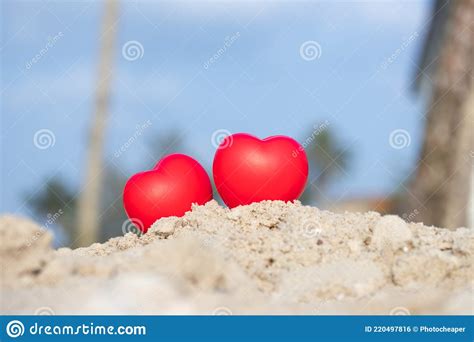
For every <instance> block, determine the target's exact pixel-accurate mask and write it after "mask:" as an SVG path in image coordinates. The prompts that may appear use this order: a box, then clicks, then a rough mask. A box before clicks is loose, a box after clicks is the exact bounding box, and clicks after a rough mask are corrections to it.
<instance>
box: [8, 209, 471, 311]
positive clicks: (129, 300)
mask: <svg viewBox="0 0 474 342" xmlns="http://www.w3.org/2000/svg"><path fill="white" fill-rule="evenodd" d="M0 237H1V244H0V258H1V261H0V262H1V266H2V294H3V295H2V313H4V314H18V313H21V314H33V313H35V312H36V313H39V314H43V313H45V314H51V313H55V314H107V313H114V314H213V313H214V314H232V313H233V314H260V313H261V314H264V313H267V314H284V313H286V314H299V313H304V314H342V313H346V314H390V313H392V314H408V313H411V314H472V308H473V300H472V284H473V282H472V280H473V279H472V270H471V268H472V254H473V250H474V244H473V241H474V239H473V234H472V230H469V229H466V228H460V229H457V230H455V231H450V230H446V229H439V228H434V227H426V226H423V225H422V224H414V223H405V222H404V221H403V220H402V219H400V218H399V217H397V216H384V217H381V216H380V215H379V214H377V213H373V212H369V213H365V214H359V213H345V214H334V213H331V212H328V211H321V210H318V209H317V208H314V207H307V206H302V205H301V204H300V203H298V202H297V203H283V202H279V201H273V202H272V201H267V202H262V203H257V204H252V205H248V206H242V207H238V208H235V209H232V210H229V209H226V208H223V207H220V206H219V205H218V204H217V203H216V202H214V201H212V202H209V203H208V204H206V205H205V206H195V207H194V208H193V210H192V211H191V212H188V213H187V214H186V215H185V216H184V217H182V218H175V217H172V218H166V219H162V220H159V221H157V222H156V223H155V224H154V226H153V227H152V228H151V229H150V230H149V232H148V233H147V234H145V235H143V236H141V237H139V236H136V235H134V234H132V233H129V234H127V235H125V236H123V237H119V238H114V239H111V240H109V241H108V242H106V243H104V244H94V245H92V246H90V247H88V248H80V249H76V250H71V249H67V248H63V249H59V250H52V249H51V248H50V241H51V237H50V235H49V233H48V232H47V231H46V230H44V229H42V228H41V227H39V226H37V225H35V224H33V223H31V222H29V221H27V220H24V219H19V218H15V217H12V216H4V217H2V218H1V219H0Z"/></svg>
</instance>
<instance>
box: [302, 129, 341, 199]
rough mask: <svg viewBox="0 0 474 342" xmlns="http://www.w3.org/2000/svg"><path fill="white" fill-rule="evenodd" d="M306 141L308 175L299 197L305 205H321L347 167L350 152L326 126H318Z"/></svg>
mask: <svg viewBox="0 0 474 342" xmlns="http://www.w3.org/2000/svg"><path fill="white" fill-rule="evenodd" d="M314 127H319V128H318V129H317V130H316V131H315V130H313V131H312V132H311V133H310V134H309V135H308V136H309V137H310V138H308V139H306V141H305V142H306V146H305V151H306V155H307V157H308V163H309V169H310V174H309V178H308V184H307V186H306V190H305V192H304V193H303V195H302V196H301V198H300V200H301V202H303V203H305V204H312V203H319V204H322V203H324V202H325V201H326V199H327V198H328V194H327V191H328V188H329V186H330V185H331V183H332V182H333V181H334V180H335V179H336V178H337V177H339V176H341V174H342V173H344V170H345V169H346V168H347V167H348V164H349V160H350V150H349V149H348V148H345V147H343V146H341V143H340V142H339V140H338V139H337V137H336V136H335V135H334V133H333V132H332V131H331V130H330V129H329V128H328V127H327V124H326V125H325V124H320V125H319V126H314Z"/></svg>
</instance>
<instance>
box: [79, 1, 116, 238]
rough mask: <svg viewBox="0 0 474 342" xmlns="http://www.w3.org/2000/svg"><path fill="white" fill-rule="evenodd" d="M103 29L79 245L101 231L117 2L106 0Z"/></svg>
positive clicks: (83, 189)
mask: <svg viewBox="0 0 474 342" xmlns="http://www.w3.org/2000/svg"><path fill="white" fill-rule="evenodd" d="M104 11H105V13H104V21H103V23H102V32H101V48H100V57H99V58H100V61H99V69H98V73H99V78H98V84H97V88H96V104H95V114H94V117H93V119H92V125H91V128H90V136H89V146H88V150H87V164H86V174H85V179H84V184H83V188H82V193H81V195H80V197H79V212H78V231H77V234H78V235H77V237H76V239H75V243H74V244H76V245H77V246H88V245H90V244H91V243H94V242H97V239H98V233H99V210H100V192H101V186H102V179H103V177H102V176H103V165H102V152H103V146H104V135H105V131H106V127H107V120H108V115H109V109H108V107H109V94H110V84H111V76H112V64H113V54H114V47H115V38H116V30H117V28H116V24H117V17H118V2H117V1H116V0H107V1H106V2H105V8H104Z"/></svg>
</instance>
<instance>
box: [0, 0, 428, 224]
mask: <svg viewBox="0 0 474 342" xmlns="http://www.w3.org/2000/svg"><path fill="white" fill-rule="evenodd" d="M430 7H431V3H430V2H427V1H410V2H399V1H394V2H354V1H350V2H330V1H327V2H289V1H288V2H281V1H278V2H258V3H247V2H231V1H223V2H220V3H211V2H199V1H183V2H172V1H168V2H159V1H157V2H151V1H149V2H136V1H122V2H121V3H120V20H119V23H118V37H117V44H116V51H115V59H114V65H113V68H114V71H115V75H114V78H113V87H112V98H111V119H110V122H109V126H108V131H107V143H106V151H105V156H104V157H105V159H106V160H109V161H110V160H112V159H113V158H114V152H115V151H117V150H118V149H120V147H121V146H123V144H124V143H126V142H127V141H128V140H129V138H130V137H132V136H134V134H136V132H137V125H143V124H144V123H146V122H147V120H150V122H151V126H150V127H148V128H146V129H143V131H142V132H141V135H140V138H139V139H138V140H137V141H135V142H134V143H133V144H131V146H129V147H128V148H127V150H126V151H125V152H124V153H123V154H122V155H121V156H120V158H118V159H119V160H118V161H117V160H114V163H115V164H117V165H119V166H120V168H121V169H122V171H123V172H124V173H126V174H130V175H131V174H133V173H134V172H138V171H140V168H142V167H143V162H144V161H145V164H148V165H150V167H151V166H153V165H154V163H155V162H156V160H155V158H156V156H152V155H150V153H148V152H147V151H146V149H145V148H144V146H145V145H147V144H148V142H149V141H150V140H152V139H153V138H154V137H155V136H157V135H160V134H163V133H164V132H166V131H167V130H170V129H173V128H175V129H177V130H178V132H179V133H180V134H181V136H182V138H183V139H184V141H185V144H186V152H188V153H190V154H192V155H193V156H194V157H196V158H197V159H198V160H200V161H201V162H202V163H203V164H204V165H205V166H206V167H208V168H209V166H210V165H211V162H212V157H213V154H214V150H215V148H214V146H213V145H212V142H211V137H212V134H213V132H215V131H216V130H218V129H225V130H228V131H230V132H248V133H252V134H255V135H257V136H260V137H266V136H269V135H275V134H285V135H290V136H293V137H294V138H296V139H297V140H300V141H303V140H304V139H306V137H307V136H308V134H310V133H311V132H310V130H311V127H312V126H313V124H316V123H318V122H322V121H325V120H327V121H328V122H329V126H330V128H331V130H333V131H334V132H335V133H337V135H338V137H339V138H340V139H341V143H342V145H343V146H348V147H350V150H351V152H352V164H351V167H350V169H348V170H347V172H346V174H345V175H344V177H342V178H340V179H339V180H338V181H337V182H336V183H335V184H334V185H333V187H332V188H331V196H333V197H334V198H351V197H357V196H379V195H382V196H384V195H387V194H389V193H391V192H393V191H394V190H395V189H396V188H397V187H398V183H399V182H400V181H401V180H403V178H404V177H406V176H407V175H408V174H409V173H410V172H411V171H412V170H413V168H414V164H415V162H416V158H417V155H418V152H419V149H420V143H421V137H422V128H423V123H424V116H423V114H424V106H423V102H422V100H421V99H419V98H417V97H416V96H415V94H414V93H413V91H412V87H411V83H412V81H413V73H414V71H415V70H416V61H417V58H418V55H419V53H420V49H421V46H422V43H423V40H424V36H425V33H426V30H427V28H428V19H429V10H430ZM102 10H103V4H102V3H100V2H98V3H96V2H86V1H77V2H73V1H67V2H66V1H62V2H61V1H58V2H54V1H53V2H45V1H4V2H2V20H1V21H2V24H1V27H2V40H1V58H2V61H1V63H2V77H1V92H2V101H1V110H2V120H1V139H2V167H1V171H2V203H1V211H2V212H4V211H8V212H14V213H19V214H24V215H30V214H31V213H30V212H29V211H28V208H27V207H26V206H25V205H24V199H25V193H28V192H30V193H31V192H34V191H37V190H38V191H39V190H41V188H42V184H44V181H45V179H47V178H48V177H51V176H53V175H61V176H62V178H64V179H66V180H67V181H68V182H69V183H70V184H71V185H72V186H78V185H79V184H80V183H81V182H82V172H83V167H82V165H83V162H84V160H85V142H86V141H87V134H88V125H89V123H90V120H91V117H92V113H93V108H94V96H93V90H94V87H95V84H96V80H97V68H98V58H97V57H98V51H99V50H98V48H99V33H100V21H101V18H102ZM236 34H237V35H238V37H237V39H235V41H233V42H232V44H230V46H228V47H226V49H225V52H224V53H222V54H221V55H219V57H218V58H217V59H216V60H215V61H214V62H212V63H211V64H209V67H205V66H206V63H208V62H209V59H210V58H211V57H212V56H213V55H215V54H217V53H218V51H219V49H222V48H223V47H224V46H225V42H226V38H227V39H229V37H233V36H234V35H236ZM58 35H60V36H58ZM55 37H56V38H55ZM58 37H59V38H58ZM53 39H54V44H52V45H53V46H51V47H49V48H48V49H47V52H46V53H44V54H42V55H41V58H39V59H38V60H37V61H35V62H34V63H32V64H31V61H32V59H33V58H34V57H35V56H36V55H38V54H39V53H40V51H41V50H42V49H44V48H45V47H46V46H48V41H49V42H51V41H52V40H53ZM129 41H137V42H139V43H140V44H141V46H142V47H143V50H142V52H143V54H142V56H141V58H138V59H136V60H133V61H130V60H127V58H124V55H123V52H122V48H123V46H124V45H125V44H126V43H127V42H129ZM227 41H228V40H227ZM308 41H315V42H317V43H318V44H319V47H320V50H319V51H318V53H319V54H318V57H317V58H316V59H313V60H309V61H308V60H305V59H304V58H302V56H301V54H300V47H301V45H302V44H304V43H305V42H308ZM28 63H30V64H31V65H30V67H28ZM40 129H48V130H49V131H51V132H53V134H54V139H55V144H54V146H51V147H50V148H47V149H38V148H37V147H36V146H35V144H34V143H33V137H34V135H35V133H36V132H37V131H38V130H40ZM397 129H403V130H405V131H407V132H408V133H409V135H410V138H411V143H410V145H409V146H407V147H406V148H402V149H394V148H393V147H391V146H390V144H389V136H390V134H391V132H393V131H394V130H397ZM159 153H160V151H157V155H159Z"/></svg>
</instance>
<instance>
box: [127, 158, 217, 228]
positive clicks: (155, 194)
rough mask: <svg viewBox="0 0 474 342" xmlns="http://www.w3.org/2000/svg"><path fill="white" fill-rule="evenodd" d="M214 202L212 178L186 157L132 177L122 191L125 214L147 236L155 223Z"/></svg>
mask: <svg viewBox="0 0 474 342" xmlns="http://www.w3.org/2000/svg"><path fill="white" fill-rule="evenodd" d="M211 199H212V187H211V182H210V180H209V176H208V175H207V173H206V171H205V170H204V168H203V167H202V166H201V164H199V163H198V162H197V161H196V160H194V159H193V158H191V157H188V156H186V155H184V154H171V155H169V156H166V157H165V158H163V159H161V160H160V161H159V162H158V163H157V164H156V166H155V167H154V168H153V170H150V171H145V172H140V173H137V174H136V175H134V176H132V177H131V178H130V179H129V180H128V181H127V184H125V188H124V191H123V205H124V207H125V211H126V212H127V215H128V217H129V218H130V220H131V221H132V222H133V223H135V225H136V226H138V228H139V229H140V230H141V231H142V232H144V233H146V231H147V230H148V228H149V227H150V226H151V225H152V224H153V223H154V222H155V221H156V220H158V219H160V218H162V217H168V216H182V215H184V213H185V212H187V211H189V210H190V209H191V205H192V204H193V203H197V204H205V203H206V202H208V201H210V200H211Z"/></svg>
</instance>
